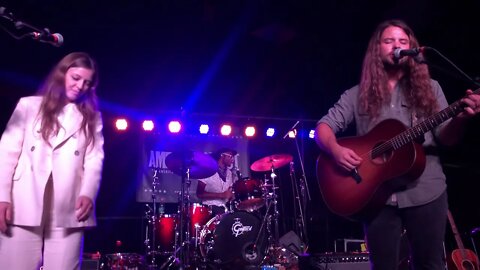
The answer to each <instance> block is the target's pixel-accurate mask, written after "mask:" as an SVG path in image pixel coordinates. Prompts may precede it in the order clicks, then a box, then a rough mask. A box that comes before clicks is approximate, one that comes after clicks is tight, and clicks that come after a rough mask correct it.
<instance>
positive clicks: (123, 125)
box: [115, 118, 128, 130]
mask: <svg viewBox="0 0 480 270" xmlns="http://www.w3.org/2000/svg"><path fill="white" fill-rule="evenodd" d="M115 127H116V128H117V130H127V128H128V122H127V119H124V118H120V119H117V120H116V121H115Z"/></svg>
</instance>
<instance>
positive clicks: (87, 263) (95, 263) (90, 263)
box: [80, 259, 100, 270]
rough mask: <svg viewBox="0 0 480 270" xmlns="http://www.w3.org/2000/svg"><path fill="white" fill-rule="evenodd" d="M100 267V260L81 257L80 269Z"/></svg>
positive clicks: (86, 269)
mask: <svg viewBox="0 0 480 270" xmlns="http://www.w3.org/2000/svg"><path fill="white" fill-rule="evenodd" d="M99 269H100V260H95V259H83V260H82V267H81V269H80V270H99Z"/></svg>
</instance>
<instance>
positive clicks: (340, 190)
mask: <svg viewBox="0 0 480 270" xmlns="http://www.w3.org/2000/svg"><path fill="white" fill-rule="evenodd" d="M405 130H406V127H405V125H403V123H401V122H400V121H398V120H394V119H388V120H385V121H382V122H381V123H379V124H378V125H377V126H375V127H374V128H373V129H372V130H371V131H370V132H368V133H367V134H365V135H363V136H358V137H347V138H341V139H339V140H338V143H339V144H340V145H342V146H344V147H348V148H351V149H352V150H354V151H355V152H356V153H357V154H358V155H360V156H362V158H363V162H362V163H361V164H360V166H358V167H357V175H355V174H353V173H351V172H348V171H346V170H345V169H343V168H341V167H339V166H338V165H337V164H336V162H335V160H334V159H333V158H332V157H331V156H330V155H327V154H321V155H320V156H319V157H318V159H317V179H318V183H319V186H320V191H321V193H322V196H323V199H324V201H325V203H326V205H327V206H328V207H329V208H330V210H331V211H332V212H334V213H336V214H338V215H340V216H344V217H350V218H354V219H357V218H361V217H362V216H368V215H371V214H374V213H375V212H376V211H377V210H378V209H379V208H380V207H382V206H383V205H384V204H385V202H386V200H387V199H388V197H389V196H390V195H391V194H392V193H393V192H394V191H395V190H397V189H399V188H401V187H404V186H405V185H407V184H408V183H409V182H411V181H413V180H415V179H416V178H418V177H419V176H420V175H421V174H422V172H423V170H424V169H425V154H424V152H423V148H422V146H421V145H420V144H418V143H415V142H413V141H412V142H410V143H407V144H405V145H403V146H402V147H400V148H399V149H397V150H389V151H386V152H385V153H383V154H382V155H381V156H378V157H376V158H374V157H373V156H372V155H371V150H372V149H374V148H375V147H376V146H379V145H380V144H382V143H384V142H385V141H388V140H390V139H392V138H393V137H395V136H396V135H398V134H399V133H401V132H403V131H405ZM369 153H370V154H369ZM356 176H357V177H356ZM400 176H405V177H401V178H397V177H400ZM392 178H395V179H392Z"/></svg>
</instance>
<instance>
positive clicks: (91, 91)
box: [0, 52, 104, 270]
mask: <svg viewBox="0 0 480 270" xmlns="http://www.w3.org/2000/svg"><path fill="white" fill-rule="evenodd" d="M97 83H98V70H97V64H96V62H95V61H94V60H93V59H92V58H91V57H90V56H89V55H88V54H86V53H83V52H74V53H70V54H68V55H67V56H65V57H64V58H63V59H62V60H61V61H60V62H58V64H57V65H56V66H55V67H54V68H53V69H52V70H51V72H50V74H49V75H48V77H47V78H46V80H45V82H44V84H43V86H42V87H41V88H40V89H39V93H38V95H36V96H29V97H23V98H21V99H20V100H19V101H18V103H17V106H16V108H15V110H14V112H13V114H12V116H11V117H10V120H9V121H8V124H7V127H6V128H5V131H4V132H3V135H2V138H1V140H0V265H1V266H0V268H2V269H15V270H32V269H39V266H40V265H43V267H44V268H45V269H58V270H60V269H61V270H67V269H71V270H79V269H80V264H81V262H80V256H81V254H82V248H83V233H84V228H85V227H89V226H94V225H95V224H96V221H95V215H94V202H95V199H96V196H97V192H98V189H99V185H100V179H101V172H102V167H103V158H104V151H103V135H102V126H103V125H102V119H101V115H100V112H99V110H98V105H97V103H98V101H97V95H96V86H97Z"/></svg>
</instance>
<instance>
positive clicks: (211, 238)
mask: <svg viewBox="0 0 480 270" xmlns="http://www.w3.org/2000/svg"><path fill="white" fill-rule="evenodd" d="M261 227H262V220H261V219H260V218H259V217H258V216H257V215H255V214H253V213H249V212H246V211H237V212H232V213H225V214H223V215H218V216H215V217H214V218H212V219H211V220H210V221H208V222H207V224H206V225H205V227H204V228H203V230H202V231H201V233H200V241H199V242H200V253H201V254H202V256H203V257H204V258H205V259H206V260H207V261H208V262H209V263H214V264H218V265H227V264H232V265H234V266H244V265H258V264H260V263H261V261H262V260H263V258H264V256H265V253H266V247H267V238H266V233H265V226H263V229H262V230H261ZM260 230H261V231H260ZM257 239H258V242H257V245H256V247H255V241H256V240H257ZM235 268H236V267H235Z"/></svg>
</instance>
